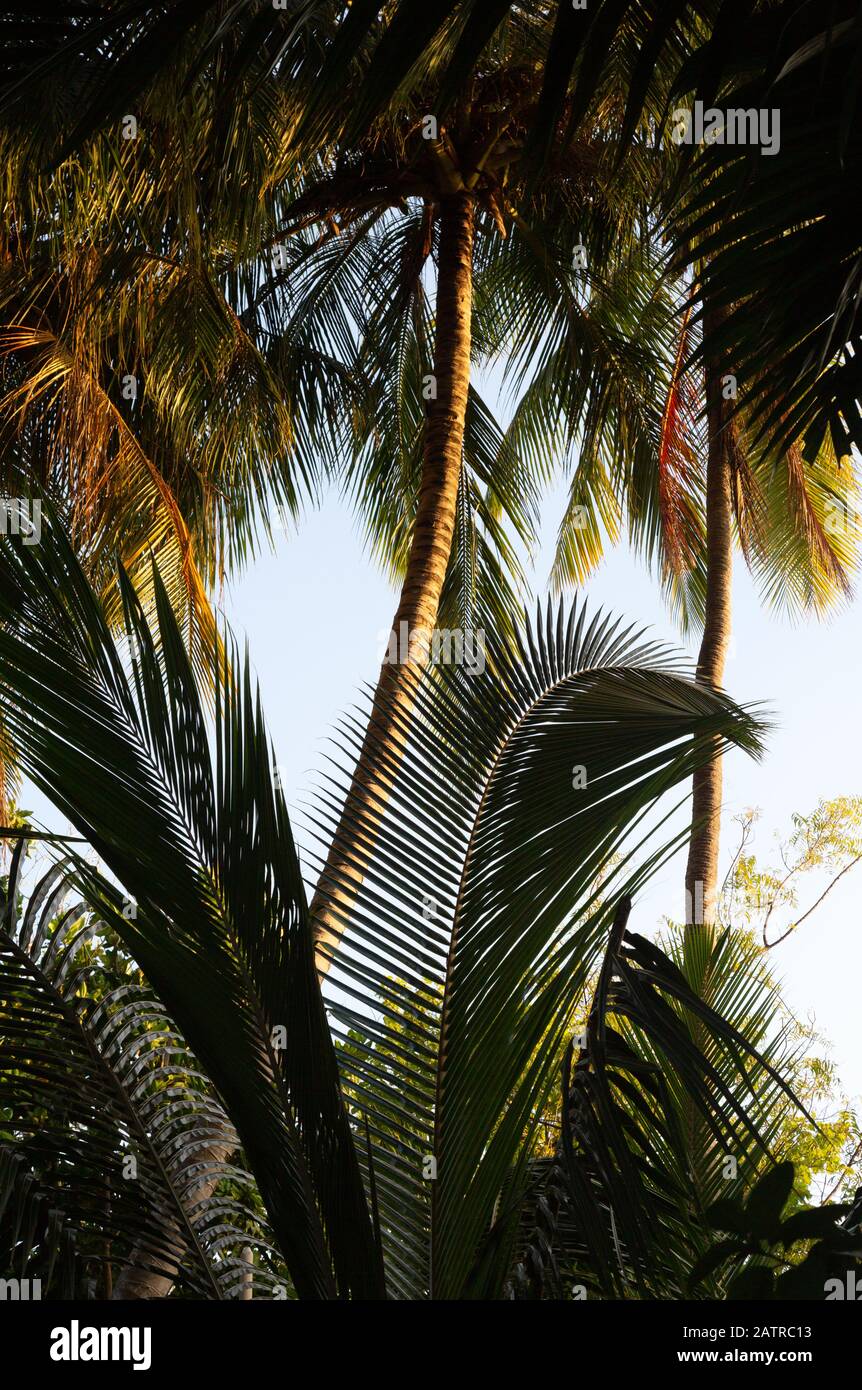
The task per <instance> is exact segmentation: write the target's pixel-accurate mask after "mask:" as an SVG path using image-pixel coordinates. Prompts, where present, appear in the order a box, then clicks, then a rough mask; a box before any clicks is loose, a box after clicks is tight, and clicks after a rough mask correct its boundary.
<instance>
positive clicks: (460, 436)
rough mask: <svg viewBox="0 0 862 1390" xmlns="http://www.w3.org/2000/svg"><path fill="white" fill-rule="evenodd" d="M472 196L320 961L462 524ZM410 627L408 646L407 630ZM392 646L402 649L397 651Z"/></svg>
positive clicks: (326, 958) (446, 243)
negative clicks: (403, 559) (415, 498)
mask: <svg viewBox="0 0 862 1390" xmlns="http://www.w3.org/2000/svg"><path fill="white" fill-rule="evenodd" d="M472 276H473V200H472V198H471V196H470V194H469V193H453V194H447V195H445V196H444V197H443V198H442V199H441V203H440V249H439V259H438V275H437V311H436V335H435V343H434V379H435V382H436V392H437V394H436V399H433V400H432V401H430V403H429V409H428V416H427V420H426V425H425V439H424V455H423V465H422V481H421V486H420V492H419V505H418V509H417V513H416V522H415V525H414V530H413V539H412V543H411V547H410V555H409V559H408V562H407V573H406V576H405V580H404V585H403V588H402V590H401V598H400V601H399V604H398V608H397V611H396V613H395V617H394V619H393V621H392V639H391V642H390V652H389V655H388V656H387V658H386V659H384V662H383V665H382V667H381V670H380V677H379V679H378V682H377V689H376V691H375V695H374V701H373V705H372V709H371V717H370V719H369V723H368V729H367V731H366V734H365V738H364V740H363V743H362V747H361V749H360V752H359V758H358V760H357V763H356V768H355V770H354V773H353V778H352V781H351V785H350V789H349V792H348V795H347V798H346V800H345V803H344V808H343V810H342V812H341V817H340V820H339V823H338V827H337V829H336V832H335V835H334V837H333V840H332V845H331V847H330V850H329V854H328V856H327V859H326V863H325V864H324V867H323V870H322V872H321V875H320V879H319V881H318V887H317V892H316V894H315V897H314V901H313V902H312V905H311V913H312V918H313V920H314V929H315V938H316V941H317V963H318V969H319V970H320V971H321V972H325V971H326V970H327V969H328V968H329V963H330V960H331V956H332V952H333V950H334V948H335V947H336V945H337V943H338V940H339V938H340V936H341V934H342V932H343V931H344V926H345V922H346V917H347V914H348V912H349V909H350V906H351V903H352V901H353V899H354V897H355V894H356V891H357V890H358V888H359V885H360V884H361V882H362V877H363V873H364V871H365V867H366V865H367V863H368V860H369V857H370V854H371V852H372V850H373V847H374V841H375V838H376V828H377V826H378V825H379V823H380V820H381V817H382V814H383V811H384V809H385V806H386V803H387V801H388V798H389V794H390V790H391V787H392V783H393V781H394V778H395V774H396V772H397V768H398V764H399V762H400V759H401V756H402V751H403V728H404V721H405V719H406V716H407V715H408V714H409V712H410V710H411V709H412V706H413V702H414V699H415V695H416V687H417V683H418V681H419V678H420V676H421V674H422V671H423V670H424V668H425V665H426V664H427V658H428V651H429V647H430V643H431V640H432V635H433V632H434V628H435V626H436V624H437V614H438V611H439V607H440V595H441V593H442V590H443V582H444V580H445V577H446V569H447V566H448V563H449V556H450V552H451V549H452V538H453V534H454V530H455V509H456V503H457V497H458V482H459V479H460V476H461V461H462V450H463V443H464V422H465V417H466V412H467V392H468V388H469V384H470V323H471V309H472V293H473V285H472ZM405 632H406V633H407V635H408V644H407V651H403V650H402V646H403V644H402V642H401V637H402V634H403V633H405ZM393 651H395V652H398V653H399V659H398V660H397V661H394V662H393V661H392V660H391V654H392V653H393Z"/></svg>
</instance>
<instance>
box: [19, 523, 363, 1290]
mask: <svg viewBox="0 0 862 1390" xmlns="http://www.w3.org/2000/svg"><path fill="white" fill-rule="evenodd" d="M46 518H50V513H49V512H48V509H47V506H46ZM25 551H26V553H25ZM2 570H3V573H2V576H0V590H2V598H0V605H2V609H3V616H4V617H6V616H7V615H8V614H9V613H10V611H12V610H13V609H14V612H15V622H14V627H12V626H10V625H8V624H4V626H3V629H2V631H0V660H2V666H3V679H2V695H0V701H2V705H3V708H4V710H5V711H6V714H7V717H8V721H9V727H10V730H11V731H12V732H13V734H14V735H15V736H16V737H17V738H18V739H19V740H20V745H21V748H22V761H23V766H24V767H25V769H26V771H27V772H28V773H29V775H30V776H31V777H32V779H33V781H34V782H35V783H36V785H37V786H39V787H40V788H41V789H42V790H43V791H44V792H45V794H46V795H48V796H49V797H50V798H51V799H52V800H53V802H54V804H55V805H56V806H57V807H58V808H59V809H60V810H61V811H62V813H63V814H65V815H67V816H68V817H69V818H70V819H71V820H72V821H73V822H74V823H75V824H76V825H77V826H78V827H79V829H80V830H81V832H82V833H83V834H85V836H86V838H87V839H88V840H89V842H90V844H91V845H92V846H93V847H94V849H95V850H96V851H97V853H98V854H99V855H100V856H101V858H102V860H103V862H104V864H105V865H106V867H107V868H108V869H109V870H110V872H111V873H112V874H113V875H114V876H115V879H116V880H119V882H120V883H121V884H122V885H123V891H122V892H121V891H120V889H119V888H118V887H116V886H115V883H114V882H113V881H109V880H108V879H107V878H105V877H102V876H100V875H99V874H98V873H97V872H96V871H95V870H94V869H92V868H91V867H88V866H87V865H86V864H84V863H79V865H78V872H79V875H80V879H81V882H82V885H83V886H84V887H85V889H86V893H87V896H88V900H89V902H90V904H91V906H93V908H94V911H96V913H97V914H98V916H99V917H100V918H102V919H103V920H105V921H106V922H107V923H108V925H109V926H110V927H112V928H113V930H115V931H116V934H117V936H118V937H119V938H120V940H121V941H122V942H123V943H124V945H125V946H126V948H127V949H128V950H129V952H130V953H131V954H132V955H133V957H134V959H135V960H136V961H137V962H138V964H139V965H140V966H141V968H142V969H143V971H144V973H145V976H146V979H147V981H148V983H149V984H150V985H151V986H152V988H153V989H154V990H156V991H157V993H158V997H159V998H160V1000H161V1001H162V1002H163V1004H164V1006H165V1008H166V1009H167V1010H168V1011H169V1013H170V1015H171V1017H172V1019H174V1020H175V1021H176V1024H177V1026H178V1028H180V1029H181V1031H182V1034H183V1036H184V1037H185V1038H186V1039H187V1041H188V1044H189V1046H190V1047H191V1048H192V1049H193V1051H194V1054H195V1056H196V1057H198V1058H199V1059H200V1063H201V1065H202V1067H203V1068H204V1070H205V1071H206V1073H207V1075H208V1076H209V1077H210V1078H211V1079H212V1083H213V1085H214V1086H215V1087H216V1088H217V1091H218V1094H219V1096H220V1097H221V1099H222V1101H223V1103H224V1105H225V1107H226V1108H227V1109H228V1111H229V1113H230V1115H231V1118H232V1121H233V1123H234V1125H235V1127H236V1131H237V1134H238V1135H239V1138H240V1142H241V1144H242V1147H243V1150H244V1153H245V1156H246V1161H247V1163H248V1165H249V1167H250V1168H251V1170H252V1171H253V1172H254V1174H255V1177H256V1180H257V1182H258V1186H259V1188H260V1192H261V1196H262V1198H263V1201H264V1203H265V1205H266V1208H267V1211H268V1214H269V1218H270V1221H271V1226H272V1230H273V1236H274V1239H275V1241H276V1243H277V1244H278V1246H279V1248H280V1250H281V1251H282V1254H283V1256H284V1259H285V1261H286V1263H287V1266H288V1269H289V1271H290V1275H291V1279H292V1281H293V1284H294V1287H295V1289H296V1292H297V1293H298V1294H299V1295H300V1296H302V1297H312V1298H313V1297H329V1296H335V1294H336V1292H340V1291H344V1292H349V1291H352V1292H354V1293H357V1294H359V1295H363V1294H364V1295H367V1296H374V1294H375V1292H379V1291H380V1289H381V1280H380V1275H379V1262H378V1260H377V1257H376V1254H375V1246H374V1242H373V1233H372V1229H371V1224H370V1217H369V1215H368V1212H367V1211H366V1208H365V1199H364V1195H363V1193H362V1188H361V1182H360V1176H359V1170H358V1167H357V1166H356V1160H355V1156H354V1151H353V1147H352V1137H351V1134H350V1131H349V1128H348V1125H347V1118H346V1114H345V1112H344V1109H343V1104H342V1101H341V1096H340V1092H339V1088H338V1080H337V1073H336V1068H335V1059H334V1055H333V1052H332V1044H331V1040H330V1037H329V1034H328V1031H327V1028H326V1022H325V1016H324V1012H323V1005H322V1002H321V1000H320V995H319V990H318V985H317V979H316V975H315V970H314V958H313V947H312V942H311V936H310V930H309V925H308V916H307V908H306V904H305V899H304V895H303V889H302V882H301V878H300V874H299V866H298V862H297V859H296V854H295V851H294V848H293V841H292V838H291V833H290V826H289V823H288V820H287V813H286V810H285V807H284V802H283V799H282V796H281V793H280V792H279V791H278V790H277V788H276V787H275V786H274V783H273V771H272V767H271V752H270V750H269V746H268V741H267V738H266V735H265V732H264V730H263V726H262V719H261V714H260V709H259V707H258V705H257V703H256V700H255V696H254V694H253V692H252V689H251V681H250V677H249V674H248V668H247V666H246V670H245V675H244V678H235V677H234V676H232V675H230V674H228V672H227V671H225V670H224V668H223V669H222V670H221V672H220V679H219V684H218V696H219V702H218V708H217V717H216V732H215V741H214V746H211V745H210V742H209V738H208V733H207V728H206V722H205V716H204V707H203V705H202V701H201V695H200V693H199V692H198V690H196V688H195V683H194V679H193V674H192V670H191V667H190V665H189V661H188V657H187V655H186V653H185V650H184V648H183V644H182V641H181V638H180V635H179V632H178V629H177V626H176V622H175V620H174V618H173V616H172V613H171V610H170V606H169V604H168V602H167V599H166V596H165V593H164V590H163V588H162V586H161V585H160V584H159V582H158V579H157V578H156V579H155V581H154V583H155V590H156V604H157V610H158V623H159V629H160V650H159V651H158V652H157V651H156V647H155V645H154V640H153V637H152V635H151V634H150V631H149V628H148V626H147V623H146V621H145V618H144V615H143V612H142V609H141V606H140V603H139V602H138V600H137V598H136V596H135V595H134V591H133V590H132V589H131V587H130V585H129V584H128V581H127V579H126V578H125V576H124V575H122V574H121V577H120V584H121V588H122V592H123V596H124V604H125V624H126V632H127V634H128V640H129V643H130V650H129V656H128V662H127V663H124V662H123V660H121V658H120V655H119V654H118V652H117V650H116V648H115V646H114V642H113V640H112V638H111V635H110V632H109V629H108V627H107V625H106V622H105V617H104V614H103V612H102V611H101V609H100V607H99V605H98V603H97V601H96V600H95V598H94V596H93V593H92V590H91V589H90V588H89V586H88V584H87V581H86V579H85V578H84V575H83V573H82V571H81V569H80V566H79V564H78V562H77V561H76V559H75V556H74V553H73V551H72V550H71V548H70V546H69V544H68V541H67V540H66V539H65V538H64V537H63V536H62V534H61V533H60V531H59V530H58V528H57V526H56V523H55V522H53V521H52V520H50V519H48V520H47V524H46V526H45V528H44V529H43V534H42V540H41V543H40V545H39V546H34V547H24V546H20V547H15V548H12V547H7V549H6V550H5V551H4V555H3V559H2ZM9 605H11V609H10V607H9ZM13 671H17V674H16V675H14V676H13V674H12V673H13ZM13 707H14V708H13ZM37 710H38V717H37V718H35V719H34V712H35V711H37ZM25 735H26V736H25ZM124 895H125V896H124ZM128 899H131V900H132V901H133V902H134V903H135V905H136V913H135V915H134V916H131V917H127V916H125V915H124V913H123V907H124V905H125V902H126V901H128Z"/></svg>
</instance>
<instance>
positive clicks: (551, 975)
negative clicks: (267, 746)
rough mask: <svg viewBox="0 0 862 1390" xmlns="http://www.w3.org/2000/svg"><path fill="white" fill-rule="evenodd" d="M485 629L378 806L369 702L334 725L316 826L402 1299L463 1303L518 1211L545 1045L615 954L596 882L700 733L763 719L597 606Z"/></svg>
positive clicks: (638, 875)
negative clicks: (499, 1211)
mask: <svg viewBox="0 0 862 1390" xmlns="http://www.w3.org/2000/svg"><path fill="white" fill-rule="evenodd" d="M486 637H487V643H488V651H487V661H486V663H485V664H484V669H481V670H479V669H476V664H474V665H473V667H472V669H471V667H470V664H469V662H468V661H466V660H465V661H464V662H463V664H462V665H461V666H460V667H459V668H457V669H455V670H453V671H451V672H450V673H449V679H448V681H447V682H446V683H445V684H442V685H441V684H437V683H434V682H428V683H426V685H425V686H424V687H423V690H422V691H421V693H420V694H419V697H418V699H417V704H416V709H415V713H414V715H413V716H412V717H411V718H410V719H409V720H407V721H404V720H402V721H401V722H400V726H399V739H400V741H401V746H400V747H399V755H398V757H399V770H398V772H397V774H396V775H395V776H394V781H393V785H392V788H391V793H390V797H389V803H388V806H387V807H386V809H385V810H384V809H383V808H382V807H378V806H377V805H376V804H375V801H374V797H373V790H372V793H371V796H370V800H365V801H362V802H359V803H357V804H353V803H352V802H351V801H350V800H349V799H348V803H347V805H346V807H345V808H343V809H342V807H341V804H340V796H339V794H340V791H341V789H342V788H343V786H344V785H345V784H346V782H348V781H349V774H350V767H351V760H352V758H353V757H354V756H355V749H356V747H357V746H358V744H359V742H360V739H361V729H362V720H361V716H360V717H359V718H357V719H355V720H350V721H348V722H347V723H346V724H345V726H344V730H343V737H342V747H343V758H344V767H343V770H342V771H341V772H340V773H339V772H338V771H336V773H335V774H334V777H333V780H332V783H331V786H329V787H327V788H326V789H325V790H324V791H323V792H322V812H325V814H322V816H319V817H316V820H318V821H319V825H320V829H319V832H318V834H319V838H320V842H321V843H322V844H325V843H326V840H327V836H328V834H329V833H330V827H331V826H332V825H333V824H335V823H336V822H338V823H339V824H341V825H342V826H344V827H346V829H345V831H344V835H345V839H344V847H345V858H344V861H343V864H344V867H343V873H344V879H343V880H341V879H331V880H326V881H324V882H322V883H319V884H318V888H317V891H318V893H323V894H325V896H326V899H327V901H328V903H329V904H330V905H331V910H332V912H333V914H334V915H336V916H337V915H338V914H339V912H342V916H343V922H342V926H343V935H342V936H341V938H340V941H339V945H338V947H337V950H335V952H334V953H333V958H332V961H331V967H330V972H329V975H328V979H329V980H330V981H331V994H330V1012H331V1015H332V1018H333V1023H334V1026H335V1029H336V1034H337V1036H338V1037H339V1039H340V1041H341V1047H340V1048H339V1058H340V1061H341V1067H342V1075H343V1079H344V1085H345V1087H346V1089H347V1092H348V1094H349V1096H350V1097H351V1099H352V1103H353V1105H354V1107H355V1110H356V1113H357V1114H362V1115H363V1116H365V1117H366V1118H367V1121H368V1124H369V1127H370V1131H371V1139H372V1154H373V1172H374V1184H375V1191H376V1194H377V1200H378V1202H379V1207H380V1221H381V1231H382V1237H383V1241H384V1248H385V1249H386V1251H387V1263H388V1269H389V1279H390V1285H391V1287H392V1288H393V1289H394V1290H395V1291H396V1292H398V1293H400V1294H402V1295H403V1296H408V1297H424V1296H427V1295H428V1292H429V1290H430V1293H431V1296H432V1297H435V1298H452V1297H459V1296H463V1295H464V1294H465V1291H466V1290H468V1289H469V1288H470V1282H471V1278H472V1274H471V1270H472V1267H473V1263H474V1261H475V1260H476V1259H477V1258H479V1255H480V1248H481V1246H482V1243H483V1242H484V1241H485V1240H486V1238H487V1234H488V1230H489V1228H492V1227H493V1226H494V1221H495V1216H494V1213H495V1205H496V1203H497V1200H498V1197H499V1195H500V1193H501V1191H502V1189H503V1188H504V1187H505V1186H506V1185H507V1184H508V1185H509V1186H510V1188H513V1195H512V1201H513V1202H514V1203H515V1204H517V1200H518V1194H519V1193H520V1192H521V1191H522V1188H523V1184H524V1182H525V1180H526V1175H527V1160H528V1156H529V1152H530V1142H531V1138H532V1133H533V1127H534V1125H535V1116H536V1114H537V1113H538V1111H539V1110H540V1108H541V1105H542V1103H543V1101H544V1099H545V1098H546V1095H547V1092H548V1088H549V1087H550V1086H552V1085H553V1081H554V1075H553V1071H554V1057H555V1056H556V1054H557V1050H558V1047H559V1045H561V1042H562V1039H563V1038H564V1036H565V1031H566V1028H567V1026H568V1025H569V1023H570V1020H571V1018H572V1015H573V1011H574V1009H575V1006H576V1003H577V1001H578V998H579V995H580V993H581V991H582V990H583V987H584V985H585V983H586V981H587V979H588V976H589V972H590V969H591V966H592V963H593V961H594V960H595V957H596V953H597V952H598V951H599V950H600V948H601V941H602V937H603V934H604V930H605V919H606V909H604V908H602V906H601V903H600V898H599V895H598V892H597V889H596V880H597V878H598V877H600V876H601V875H602V874H603V873H605V872H606V873H607V874H608V875H609V881H610V882H611V884H621V885H626V884H627V885H628V886H629V887H630V888H633V887H635V886H636V885H637V884H639V883H640V882H641V881H642V878H643V876H644V875H645V874H646V872H647V871H648V868H649V866H650V864H651V862H652V860H651V857H650V855H649V853H647V852H645V851H643V852H642V853H641V854H640V855H638V854H636V853H635V846H634V844H633V840H637V839H638V838H640V837H643V838H644V839H647V838H648V835H647V830H646V826H645V825H644V821H645V820H646V821H647V822H648V821H649V816H650V812H651V810H652V808H653V807H654V805H655V802H656V800H657V798H658V797H660V796H661V795H662V793H664V792H666V791H668V790H669V789H671V788H673V787H675V786H677V785H678V783H679V782H680V781H681V780H682V779H684V778H685V777H687V776H689V775H690V773H691V770H692V768H693V767H694V766H695V765H697V764H699V763H700V762H702V761H704V760H705V759H707V758H708V757H709V756H710V754H709V752H708V751H707V744H706V743H705V741H704V740H705V739H707V738H708V735H709V733H710V732H712V733H713V734H715V735H716V736H717V737H718V738H719V740H723V739H731V740H733V741H735V742H739V743H741V744H742V745H743V746H745V747H748V748H749V749H751V750H752V751H755V750H756V749H757V747H758V737H759V736H758V733H757V726H756V725H755V724H754V722H753V721H752V720H751V717H750V716H749V715H746V714H743V713H741V712H740V711H738V710H736V709H734V708H733V707H732V706H731V705H730V704H729V703H728V702H727V701H726V699H725V697H723V696H720V695H718V694H715V693H712V692H707V691H706V690H705V689H703V688H700V687H698V686H696V685H695V684H693V683H692V682H691V681H689V680H687V679H686V678H685V677H684V676H683V675H681V674H676V673H675V672H674V666H673V661H672V659H671V655H670V654H669V653H668V651H667V650H666V649H664V648H661V647H660V646H657V645H655V644H650V643H648V642H643V641H642V640H639V637H638V635H636V634H633V633H632V631H631V629H626V630H625V631H621V630H620V624H619V623H613V622H612V621H611V619H609V618H604V617H602V615H597V616H596V617H595V618H593V619H592V620H591V621H589V620H587V618H586V615H585V612H584V610H583V608H578V607H576V608H573V609H572V611H571V613H570V614H569V616H568V618H566V616H565V615H564V613H563V610H562V608H561V609H560V610H559V612H558V613H556V614H554V613H552V612H551V610H550V608H549V610H548V613H547V616H544V615H541V614H540V615H539V617H538V618H537V621H536V623H535V625H531V626H530V627H528V629H527V631H526V632H525V633H524V634H522V635H521V636H520V637H519V643H520V645H519V646H518V647H515V648H511V649H507V648H506V647H505V646H503V645H502V644H498V643H497V642H496V640H495V638H494V637H493V635H492V634H490V633H489V634H486ZM479 664H480V665H481V663H479ZM713 748H714V749H715V745H713ZM339 761H340V760H339ZM369 818H371V822H372V823H373V825H374V829H373V835H374V840H375V844H376V849H375V852H374V854H373V856H371V857H370V862H369V863H368V864H364V858H365V856H364V854H363V847H364V844H365V840H366V838H367V836H368V834H369V830H368V826H369ZM653 828H654V827H653ZM351 847H355V848H353V849H352V854H353V855H354V856H357V857H356V858H351V854H350V853H348V852H347V851H348V850H350V849H351ZM618 852H619V853H620V862H619V864H618V865H617V866H616V867H610V868H609V867H608V865H609V864H610V865H613V864H614V856H615V855H616V854H617V853H618ZM654 852H655V853H658V851H654ZM357 863H358V864H359V865H360V866H362V865H364V867H363V881H362V885H361V888H359V889H358V891H357V889H356V886H355V884H353V883H351V874H352V871H353V868H354V865H355V864H357ZM344 885H346V886H347V888H348V893H347V894H344V893H343V888H344ZM603 891H604V892H606V893H607V892H609V891H613V889H612V888H610V889H609V887H608V881H605V882H604V883H603ZM348 896H349V897H350V898H351V899H353V898H355V901H353V903H352V906H348V908H347V909H346V910H342V909H341V907H340V903H341V902H342V901H343V899H344V898H345V897H348ZM327 992H328V994H329V993H330V991H329V990H328V991H327ZM540 1044H541V1047H540ZM500 1267H501V1268H504V1267H505V1254H504V1256H503V1259H502V1265H501V1266H500ZM498 1272H499V1271H498Z"/></svg>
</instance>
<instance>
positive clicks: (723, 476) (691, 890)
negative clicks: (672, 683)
mask: <svg viewBox="0 0 862 1390" xmlns="http://www.w3.org/2000/svg"><path fill="white" fill-rule="evenodd" d="M709 327H710V318H709V316H707V319H706V323H705V325H704V332H705V333H707V334H708V332H709ZM706 372H707V381H706V388H707V424H708V429H709V445H708V456H707V466H706V618H705V622H704V627H703V640H702V641H701V644H700V652H699V655H698V661H697V678H698V680H700V681H704V682H706V683H708V684H709V685H714V686H720V685H721V684H722V682H723V680H724V665H725V661H726V659H727V651H728V647H729V645H730V632H731V585H732V574H733V483H732V474H731V431H732V428H733V426H732V425H728V410H727V403H726V402H725V401H724V400H723V398H722V393H721V383H720V375H719V371H718V369H717V368H716V366H715V364H714V363H713V362H712V361H711V360H708V362H707V368H706ZM721 796H722V767H721V758H720V757H715V758H713V760H712V761H711V762H710V763H707V764H706V766H705V767H702V768H701V769H700V770H699V771H698V772H696V773H695V774H694V779H693V787H692V808H691V821H692V831H691V838H690V840H689V848H688V864H687V866H686V871H685V890H686V922H687V923H689V924H690V923H704V924H712V923H714V922H715V919H716V912H717V902H716V899H717V894H718V849H719V835H720V829H721Z"/></svg>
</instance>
